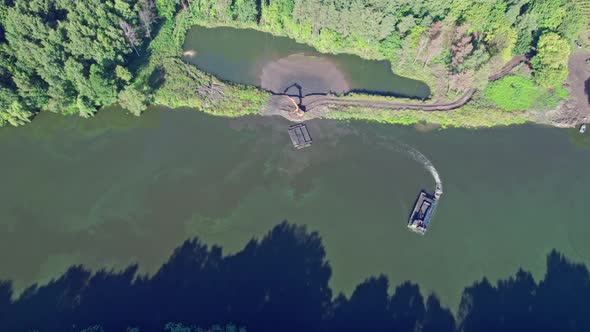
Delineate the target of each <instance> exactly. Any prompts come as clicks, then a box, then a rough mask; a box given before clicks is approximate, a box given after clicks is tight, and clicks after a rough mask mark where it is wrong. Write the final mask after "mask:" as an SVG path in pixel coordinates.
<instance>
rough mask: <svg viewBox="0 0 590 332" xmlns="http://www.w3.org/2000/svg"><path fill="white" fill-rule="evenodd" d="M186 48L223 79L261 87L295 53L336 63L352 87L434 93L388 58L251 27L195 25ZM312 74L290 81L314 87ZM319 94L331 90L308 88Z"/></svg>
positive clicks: (412, 94) (423, 94)
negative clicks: (322, 49)
mask: <svg viewBox="0 0 590 332" xmlns="http://www.w3.org/2000/svg"><path fill="white" fill-rule="evenodd" d="M184 50H185V52H188V51H192V52H194V55H193V56H186V57H185V60H186V61H188V62H190V63H192V64H194V65H196V66H197V67H198V68H200V69H202V70H204V71H206V72H209V73H212V74H214V75H215V76H217V77H219V78H221V79H223V80H226V81H232V82H237V83H242V84H248V85H255V86H261V76H262V73H263V69H264V67H265V66H266V65H268V64H269V63H271V62H274V61H277V60H280V59H285V58H286V57H288V56H290V55H293V54H304V55H307V56H313V57H321V58H322V59H324V60H327V61H330V62H331V63H333V64H334V65H335V66H336V67H337V68H339V69H340V71H341V72H342V75H343V76H344V78H345V79H346V81H347V83H348V86H349V87H350V89H351V90H356V91H371V92H376V93H381V94H387V95H395V96H404V97H413V98H420V99H425V98H428V96H429V95H430V89H429V88H428V86H427V85H426V84H424V83H423V82H420V81H416V80H412V79H409V78H405V77H402V76H399V75H395V74H393V73H392V72H391V65H390V63H389V62H387V61H370V60H365V59H362V58H360V57H358V56H354V55H349V54H339V55H328V54H321V53H319V52H317V51H316V50H314V49H313V48H312V47H310V46H307V45H304V44H300V43H297V42H295V41H294V40H292V39H289V38H285V37H277V36H273V35H271V34H269V33H264V32H260V31H256V30H251V29H235V28H228V27H219V28H205V27H200V26H195V27H193V28H191V29H190V30H189V32H188V34H187V36H186V40H185V44H184ZM320 67H321V65H320ZM329 72H330V71H328V72H327V73H326V74H329ZM308 74H314V73H293V75H292V76H290V77H288V78H289V79H290V80H291V81H292V82H291V81H290V82H289V84H288V85H291V84H293V83H298V84H300V85H303V89H304V90H305V89H306V88H308V87H306V84H305V83H306V82H307V84H308V85H310V84H311V83H310V82H309V81H307V80H306V78H307V76H309V75H308ZM338 76H339V75H338ZM302 81H304V82H302ZM316 81H317V80H316ZM274 92H283V91H274ZM313 92H326V91H308V93H313Z"/></svg>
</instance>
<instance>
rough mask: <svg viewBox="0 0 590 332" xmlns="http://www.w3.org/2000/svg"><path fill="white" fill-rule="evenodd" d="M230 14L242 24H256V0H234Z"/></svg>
mask: <svg viewBox="0 0 590 332" xmlns="http://www.w3.org/2000/svg"><path fill="white" fill-rule="evenodd" d="M232 13H233V17H234V19H235V20H238V21H242V22H256V19H257V16H258V9H257V8H256V0H235V1H234V4H233V7H232Z"/></svg>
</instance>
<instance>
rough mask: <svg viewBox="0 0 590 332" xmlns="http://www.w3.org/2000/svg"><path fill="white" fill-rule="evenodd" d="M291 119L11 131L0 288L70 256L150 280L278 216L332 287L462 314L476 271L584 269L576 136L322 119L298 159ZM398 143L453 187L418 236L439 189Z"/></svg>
mask: <svg viewBox="0 0 590 332" xmlns="http://www.w3.org/2000/svg"><path fill="white" fill-rule="evenodd" d="M287 126H288V123H286V122H285V121H284V120H282V119H273V118H262V117H246V118H241V119H236V120H229V119H222V118H214V117H210V116H207V115H205V114H202V113H199V112H196V111H188V110H185V111H183V110H176V111H171V110H165V109H151V110H149V111H148V112H147V113H146V114H145V115H144V116H142V117H141V118H135V117H132V116H129V115H126V114H123V113H122V112H120V111H116V110H111V111H104V112H101V113H99V114H98V115H97V116H96V117H95V118H94V119H89V120H85V119H81V118H72V117H63V116H57V115H52V114H41V115H40V116H39V117H38V118H37V119H35V121H34V122H33V123H32V124H30V125H28V126H25V127H22V128H3V129H2V130H0V155H1V156H2V163H1V164H0V171H1V172H2V174H3V177H2V185H1V186H0V202H2V209H0V266H1V267H2V268H1V269H0V279H10V280H13V282H14V286H15V287H16V288H17V289H22V288H23V287H25V286H27V285H30V284H31V283H34V282H44V281H48V280H49V279H51V278H53V277H56V276H58V275H59V274H60V273H62V272H63V271H64V270H65V269H66V268H67V267H68V266H70V265H72V264H84V265H86V266H88V267H90V268H93V269H97V268H101V267H105V266H106V267H113V268H120V267H123V266H126V265H127V264H131V263H135V262H137V263H139V266H140V269H141V271H143V272H147V273H150V272H154V271H155V270H156V269H157V268H158V267H159V266H160V264H161V263H162V262H164V261H165V260H166V259H167V257H168V256H169V255H170V254H171V251H172V250H173V249H174V248H175V247H176V246H178V245H180V244H181V243H182V241H184V240H185V239H187V238H189V237H193V236H198V237H199V238H200V239H202V240H204V241H205V242H207V243H210V244H213V243H216V244H219V245H221V246H222V247H223V250H224V252H225V253H231V252H235V251H237V250H239V249H241V248H242V247H243V246H244V245H245V243H246V242H247V241H248V240H249V239H251V238H252V237H260V236H262V235H263V234H264V233H266V232H267V231H268V230H269V229H270V228H271V227H272V226H274V225H276V224H277V223H280V222H281V221H283V220H288V221H289V222H292V223H297V224H305V225H308V227H309V229H310V230H317V231H319V234H320V236H321V237H322V239H323V243H324V245H325V247H326V251H327V257H328V260H329V262H330V264H331V266H332V268H333V275H332V278H331V286H332V287H333V289H334V291H336V292H337V291H344V292H346V293H349V292H350V291H351V290H352V288H353V287H354V286H356V285H357V284H358V283H359V282H361V281H362V280H363V279H365V278H366V277H369V276H372V275H377V274H380V273H384V274H385V275H387V276H388V277H389V278H390V284H391V285H392V286H396V285H398V284H399V283H401V282H403V281H405V280H411V281H413V282H416V283H418V284H419V285H420V287H421V288H422V290H423V292H424V293H425V294H428V293H430V292H434V293H436V294H437V295H438V296H439V297H440V299H441V301H442V303H443V305H448V306H451V307H456V306H457V304H458V302H459V297H460V295H461V291H462V290H463V288H464V287H466V286H468V285H470V284H471V283H473V282H474V281H475V280H478V279H480V278H482V277H484V276H486V277H488V278H489V279H490V280H492V281H494V280H497V279H498V278H505V277H507V276H509V275H512V274H514V273H515V272H516V270H517V269H518V268H521V267H522V268H523V269H525V270H529V271H532V272H533V274H534V275H535V277H541V276H542V273H543V272H544V271H545V258H546V255H547V254H548V253H549V251H550V250H551V249H554V248H555V249H557V250H559V251H560V252H562V253H564V254H565V255H567V256H568V257H571V258H572V259H575V260H577V261H580V262H586V263H587V262H590V260H589V259H590V241H588V238H589V237H590V222H589V221H590V218H589V213H588V193H589V188H590V173H589V169H590V168H589V165H590V150H588V149H584V148H583V146H579V145H574V144H571V143H570V140H569V139H568V132H567V131H564V130H559V129H550V128H541V127H535V126H521V127H511V128H501V129H493V130H477V131H471V130H460V129H452V130H443V131H430V132H420V131H417V130H416V129H414V128H412V127H396V126H387V125H379V124H367V123H361V122H350V123H346V122H333V121H312V122H310V123H309V127H310V129H311V131H312V135H313V136H314V139H315V142H314V144H313V146H312V147H310V148H307V149H304V150H301V151H296V150H295V149H293V147H292V146H291V144H290V141H289V138H288V135H287V132H286V127H287ZM400 142H401V143H403V144H407V145H409V146H412V147H414V148H416V149H417V150H419V151H421V152H422V153H423V154H425V155H426V156H427V157H428V158H429V159H430V160H431V161H432V162H433V164H434V165H435V166H436V168H437V170H438V172H439V173H440V175H441V177H442V180H443V183H444V187H445V193H444V195H443V197H442V199H441V201H440V204H439V207H438V209H437V211H436V214H435V216H434V219H433V223H432V225H431V228H430V230H429V231H428V233H427V234H426V236H424V237H422V236H418V235H416V234H413V233H411V232H409V231H408V230H407V229H406V226H405V225H406V220H407V217H408V214H409V211H410V209H411V205H412V203H413V202H414V199H415V198H416V194H417V193H418V190H419V189H421V188H425V189H429V190H431V189H432V188H433V180H432V177H431V176H430V174H429V173H428V172H427V171H426V170H425V169H424V168H423V167H422V165H420V164H418V163H417V162H415V161H414V160H413V159H412V158H411V157H410V156H409V154H408V153H405V152H404V150H403V148H401V147H400V146H402V145H400V144H401V143H400Z"/></svg>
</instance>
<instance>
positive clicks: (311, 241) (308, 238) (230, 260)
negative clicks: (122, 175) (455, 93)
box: [0, 222, 590, 332]
mask: <svg viewBox="0 0 590 332" xmlns="http://www.w3.org/2000/svg"><path fill="white" fill-rule="evenodd" d="M330 277H331V268H330V265H329V263H328V261H327V260H326V253H325V250H324V247H323V245H322V241H321V238H320V236H319V235H318V234H317V233H315V232H308V231H307V229H306V228H305V227H303V226H296V225H292V224H289V223H287V222H283V223H281V224H279V225H277V226H275V227H274V228H273V229H272V230H271V231H270V232H269V233H267V234H266V235H265V236H264V237H263V238H262V239H260V240H257V239H253V240H251V241H250V242H249V243H248V244H247V245H246V246H245V247H244V249H242V250H241V251H239V252H238V253H236V254H234V255H224V254H223V252H222V249H221V248H220V247H217V246H212V247H209V246H207V245H205V244H203V243H202V242H200V241H199V240H198V239H192V240H188V241H186V242H184V243H183V244H182V245H181V246H180V247H178V248H177V249H176V250H175V251H174V253H173V254H172V256H171V257H170V259H169V260H168V261H167V262H166V263H165V264H163V265H162V267H161V268H160V270H159V271H158V272H157V273H156V274H154V275H153V276H141V275H138V274H137V266H130V267H128V268H127V269H125V270H122V271H107V270H102V271H98V272H96V273H91V272H89V271H88V270H86V269H84V268H83V267H81V266H73V267H71V268H70V269H69V270H68V271H67V272H66V273H64V274H63V275H62V276H61V277H59V278H57V279H54V280H52V281H51V282H49V283H48V284H46V285H43V286H37V285H35V286H32V287H30V288H29V289H27V290H26V291H24V292H23V293H22V294H21V295H20V296H19V297H18V298H15V299H12V290H11V287H10V284H9V283H6V282H4V283H0V331H29V330H38V331H80V330H82V329H85V328H87V327H89V326H96V325H100V326H101V327H102V329H103V330H104V331H125V330H126V329H127V328H130V327H135V328H138V329H139V331H163V330H164V326H166V324H167V323H169V322H177V323H183V324H185V325H194V326H201V327H206V326H212V325H214V324H218V323H222V324H226V323H233V324H236V325H237V326H241V327H246V328H247V329H248V330H249V331H275V330H281V331H297V332H301V331H413V332H433V331H441V332H447V331H448V332H451V331H465V332H471V331H483V332H486V331H529V330H535V331H553V330H555V331H588V330H590V325H589V324H588V320H589V319H590V312H589V309H588V308H589V306H586V305H585V301H587V299H588V298H589V297H588V295H590V294H589V291H590V281H589V280H590V278H589V276H588V271H587V269H586V267H585V266H583V265H578V264H573V263H570V262H569V261H567V260H566V259H565V258H564V257H563V256H561V255H560V254H558V253H557V252H555V251H554V252H552V253H550V254H549V256H548V258H547V274H546V275H545V278H544V279H543V280H542V281H540V282H539V283H538V284H537V283H535V281H534V280H533V278H532V277H531V275H530V273H528V272H525V271H522V270H521V271H519V272H518V273H516V275H515V276H513V277H510V278H508V279H506V280H501V281H499V282H498V283H497V285H495V286H494V285H492V284H491V283H490V282H488V281H487V280H486V279H483V280H481V281H479V282H476V283H474V284H473V285H472V286H470V287H468V288H466V289H465V291H464V293H463V297H462V301H461V306H460V311H459V315H458V321H455V318H454V317H453V315H452V314H451V312H450V311H449V310H448V309H446V308H443V307H442V306H441V304H440V302H439V301H438V299H437V298H436V296H435V295H429V296H428V297H427V298H426V300H425V299H424V296H423V295H422V294H421V292H420V289H419V286H418V285H416V284H413V283H410V282H406V283H403V284H401V285H398V286H397V287H396V288H395V290H394V292H393V294H391V295H390V294H389V293H388V290H389V289H390V287H389V282H388V280H387V278H386V277H385V276H377V277H371V278H369V279H367V280H365V281H364V282H363V283H361V284H359V285H358V286H357V287H356V288H355V290H354V291H353V293H352V294H351V295H350V297H346V296H344V295H343V294H339V295H337V296H336V297H333V296H332V295H333V294H332V290H331V289H330V287H329V285H328V283H329V280H330ZM183 331H185V332H186V331H188V330H186V329H185V330H183Z"/></svg>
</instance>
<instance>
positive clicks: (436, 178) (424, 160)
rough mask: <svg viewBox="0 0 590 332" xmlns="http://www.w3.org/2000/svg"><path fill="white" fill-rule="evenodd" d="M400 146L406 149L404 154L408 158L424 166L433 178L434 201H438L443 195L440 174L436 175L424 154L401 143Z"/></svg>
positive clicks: (434, 169)
mask: <svg viewBox="0 0 590 332" xmlns="http://www.w3.org/2000/svg"><path fill="white" fill-rule="evenodd" d="M401 145H402V146H403V147H404V148H405V149H406V152H407V153H408V154H409V155H410V156H412V158H413V159H414V160H415V161H417V162H419V163H420V164H422V166H424V168H425V169H426V170H427V171H428V172H430V174H431V175H432V177H433V178H434V182H435V185H436V188H435V189H434V197H436V199H439V198H440V196H441V195H442V194H443V183H442V179H441V178H440V174H438V171H437V170H436V167H434V165H433V164H432V162H431V161H430V160H428V158H426V156H425V155H424V154H422V152H420V151H418V150H416V149H414V148H413V147H411V146H409V145H406V144H403V143H402V144H401Z"/></svg>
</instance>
